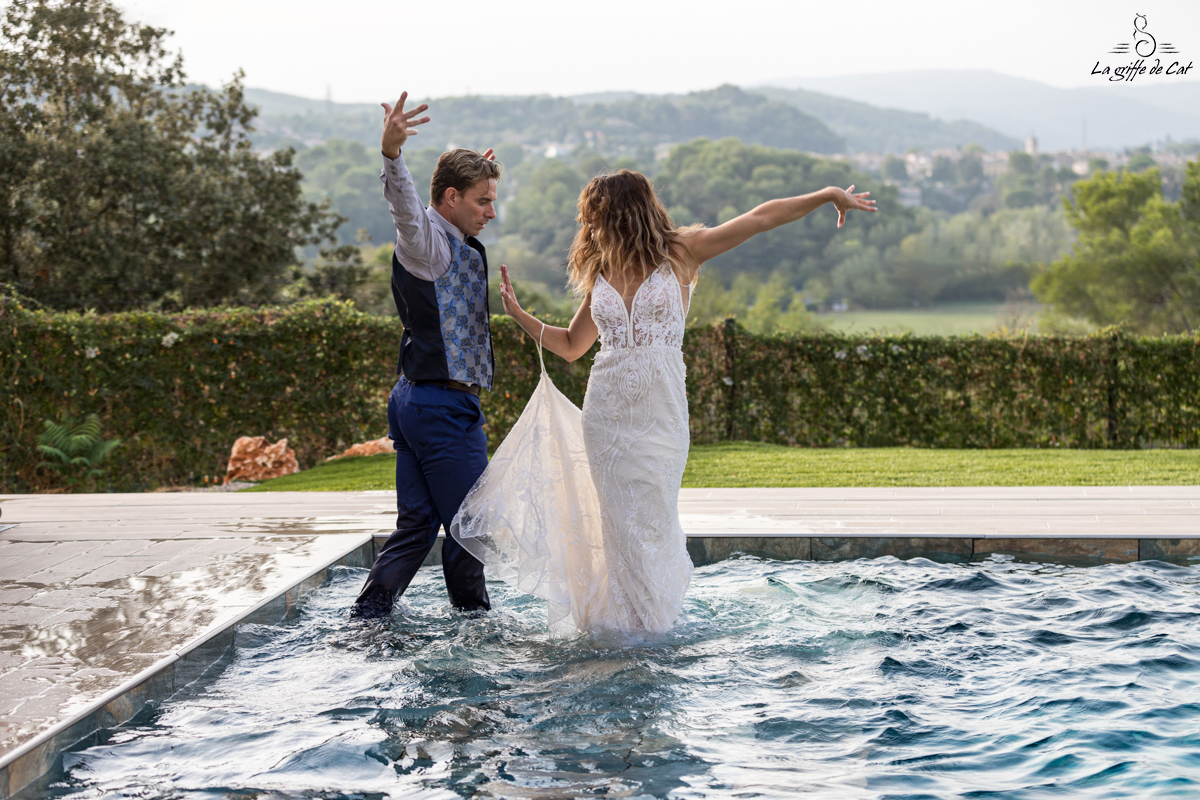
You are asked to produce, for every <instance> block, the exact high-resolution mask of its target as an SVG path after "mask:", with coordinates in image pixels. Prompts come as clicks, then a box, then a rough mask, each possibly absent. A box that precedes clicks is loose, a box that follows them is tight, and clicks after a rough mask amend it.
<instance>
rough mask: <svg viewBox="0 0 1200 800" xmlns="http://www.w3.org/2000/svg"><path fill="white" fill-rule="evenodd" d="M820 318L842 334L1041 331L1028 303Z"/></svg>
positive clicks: (963, 304)
mask: <svg viewBox="0 0 1200 800" xmlns="http://www.w3.org/2000/svg"><path fill="white" fill-rule="evenodd" d="M817 318H818V319H820V320H821V322H823V323H825V325H826V326H828V327H829V329H830V330H834V331H837V332H839V333H857V334H870V333H891V334H898V333H913V334H916V335H917V336H962V335H965V334H970V333H991V332H992V331H994V330H996V329H997V328H999V327H1000V326H1001V325H1005V326H1007V327H1009V328H1018V329H1024V328H1025V324H1026V323H1027V322H1030V323H1031V324H1030V326H1029V332H1030V333H1037V319H1036V313H1035V312H1034V308H1033V307H1032V306H1031V305H1028V304H1022V305H1020V306H1009V305H1006V304H1004V303H955V304H951V305H942V306H933V307H930V308H921V309H911V310H905V309H888V310H882V311H843V312H841V313H837V314H818V315H817Z"/></svg>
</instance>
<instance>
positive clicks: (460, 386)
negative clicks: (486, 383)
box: [409, 381, 479, 397]
mask: <svg viewBox="0 0 1200 800" xmlns="http://www.w3.org/2000/svg"><path fill="white" fill-rule="evenodd" d="M409 383H411V384H412V385H413V386H440V387H442V388H443V389H453V390H454V391H456V392H466V393H467V394H470V395H474V396H475V397H479V387H478V386H476V385H475V384H473V383H463V382H462V381H409Z"/></svg>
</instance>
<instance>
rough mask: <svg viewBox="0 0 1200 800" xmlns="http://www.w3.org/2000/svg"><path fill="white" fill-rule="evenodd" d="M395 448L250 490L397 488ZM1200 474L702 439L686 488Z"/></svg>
mask: <svg viewBox="0 0 1200 800" xmlns="http://www.w3.org/2000/svg"><path fill="white" fill-rule="evenodd" d="M395 464H396V457H395V456H390V455H382V456H369V457H365V458H343V459H338V460H337V461H330V462H326V463H324V464H321V465H319V466H317V467H314V468H313V469H310V470H307V471H305V472H299V473H297V474H295V475H287V476H285V477H283V478H276V479H275V480H273V481H267V482H265V483H262V484H259V485H258V486H255V487H253V488H251V489H246V490H245V491H248V492H272V491H278V492H283V491H287V492H313V491H344V490H365V489H392V488H394V487H395V481H394V475H395ZM1197 483H1200V450H917V449H912V448H907V447H885V448H871V449H868V448H859V449H850V448H846V449H819V450H816V449H804V448H799V447H781V446H779V445H771V444H759V443H756V442H727V443H724V444H713V445H697V446H695V447H693V448H692V452H691V455H690V456H689V457H688V465H687V470H686V471H685V472H684V474H683V485H684V487H685V488H714V487H722V486H734V487H743V486H761V487H783V486H829V487H836V486H1137V485H1160V486H1165V485H1190V484H1197Z"/></svg>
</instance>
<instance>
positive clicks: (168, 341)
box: [162, 331, 179, 347]
mask: <svg viewBox="0 0 1200 800" xmlns="http://www.w3.org/2000/svg"><path fill="white" fill-rule="evenodd" d="M178 341H179V334H178V333H176V332H175V331H171V332H170V333H168V334H167V335H166V336H164V337H163V338H162V346H163V347H170V346H171V345H173V344H175V343H176V342H178Z"/></svg>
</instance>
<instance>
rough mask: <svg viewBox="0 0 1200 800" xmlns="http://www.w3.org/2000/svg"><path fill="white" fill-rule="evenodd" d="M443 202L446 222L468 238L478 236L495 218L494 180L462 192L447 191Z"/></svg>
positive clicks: (483, 182)
mask: <svg viewBox="0 0 1200 800" xmlns="http://www.w3.org/2000/svg"><path fill="white" fill-rule="evenodd" d="M444 200H445V202H444V203H443V205H444V206H445V207H446V210H447V211H448V212H449V213H446V214H443V215H442V216H444V217H445V218H446V221H447V222H449V223H451V224H452V225H454V227H456V228H458V229H459V230H460V231H462V232H463V233H465V234H467V235H468V236H478V235H479V232H480V231H482V230H483V226H484V225H487V224H488V222H490V221H491V220H494V219H495V218H496V206H495V203H496V179H495V178H488V179H487V180H486V181H480V182H479V183H477V184H475V185H474V186H471V187H470V188H469V189H467V190H466V191H464V192H459V191H457V190H455V189H447V190H446V194H445V195H444ZM438 211H439V212H440V211H441V209H438Z"/></svg>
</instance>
